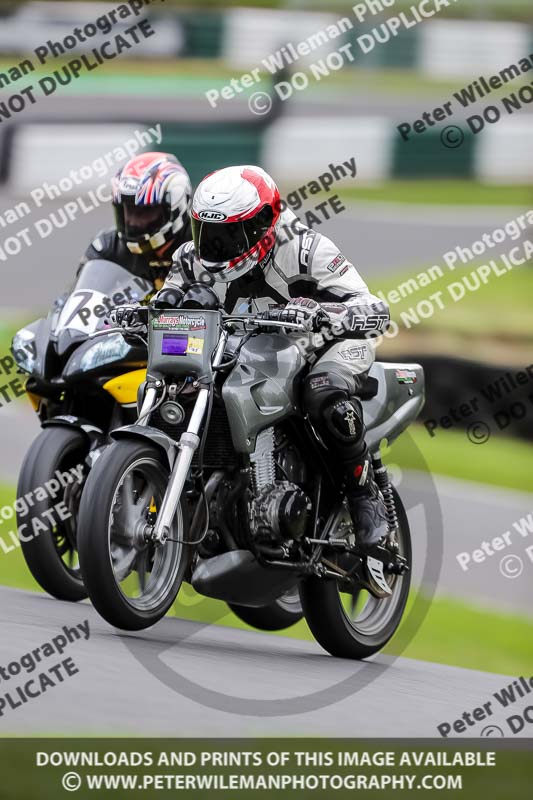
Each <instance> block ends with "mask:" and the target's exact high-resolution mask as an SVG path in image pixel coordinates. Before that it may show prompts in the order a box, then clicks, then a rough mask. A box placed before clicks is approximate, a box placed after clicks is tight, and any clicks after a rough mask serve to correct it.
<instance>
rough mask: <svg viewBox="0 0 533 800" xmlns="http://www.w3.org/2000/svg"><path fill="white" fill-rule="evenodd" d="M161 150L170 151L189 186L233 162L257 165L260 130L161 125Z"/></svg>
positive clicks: (239, 127) (226, 126)
mask: <svg viewBox="0 0 533 800" xmlns="http://www.w3.org/2000/svg"><path fill="white" fill-rule="evenodd" d="M162 132H163V141H162V144H161V149H162V150H164V151H168V152H170V153H174V154H175V155H176V156H177V158H179V160H180V161H181V162H182V163H183V165H184V166H185V167H186V169H187V170H188V172H189V174H190V176H191V180H192V183H193V185H196V184H198V183H199V182H200V181H201V180H202V178H203V177H205V175H207V174H208V173H209V172H213V171H214V170H216V169H221V168H222V167H229V166H233V165H234V164H257V163H258V162H259V161H260V158H261V139H262V131H261V130H260V129H246V128H245V127H243V126H242V125H224V126H221V125H217V126H213V125H208V124H205V123H204V124H202V125H187V126H182V125H163V131H162Z"/></svg>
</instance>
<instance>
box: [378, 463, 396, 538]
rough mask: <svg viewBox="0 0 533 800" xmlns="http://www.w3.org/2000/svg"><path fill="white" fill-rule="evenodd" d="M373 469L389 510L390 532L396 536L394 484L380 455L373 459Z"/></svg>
mask: <svg viewBox="0 0 533 800" xmlns="http://www.w3.org/2000/svg"><path fill="white" fill-rule="evenodd" d="M372 467H373V469H374V478H375V481H376V483H377V485H378V487H379V490H380V492H381V494H382V495H383V500H384V501H385V506H386V508H387V516H388V520H389V531H390V533H391V534H394V533H395V532H396V531H397V530H398V527H399V522H398V515H397V513H396V503H395V502H394V493H393V491H392V484H391V482H390V478H389V473H388V470H387V467H386V466H385V464H384V463H383V462H382V460H381V455H380V454H379V453H378V454H377V455H375V456H373V458H372Z"/></svg>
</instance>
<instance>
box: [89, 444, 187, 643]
mask: <svg viewBox="0 0 533 800" xmlns="http://www.w3.org/2000/svg"><path fill="white" fill-rule="evenodd" d="M168 479H169V468H168V463H167V462H166V460H165V458H164V456H163V454H162V453H161V451H160V450H159V449H158V448H157V447H156V446H155V445H152V444H150V443H149V442H147V441H135V440H121V441H118V442H115V443H114V444H112V445H110V447H108V448H107V450H106V451H105V453H104V454H103V455H102V456H101V457H100V458H99V459H98V461H97V462H96V465H95V467H94V468H93V469H92V470H91V473H90V475H89V478H88V480H87V483H86V486H85V490H84V492H83V497H82V502H81V506H80V517H79V524H78V543H79V553H80V564H81V568H82V571H83V576H84V579H85V584H86V586H87V590H88V592H89V597H90V598H91V601H92V603H93V605H94V607H95V608H96V610H97V611H98V613H99V614H100V615H101V616H102V617H103V618H104V619H105V620H106V621H107V622H108V623H109V624H110V625H113V626H114V627H116V628H121V629H123V630H129V631H138V630H143V629H144V628H149V627H150V626H151V625H154V624H155V623H156V622H158V621H159V620H160V619H161V618H162V617H164V616H165V614H166V613H167V611H168V610H169V609H170V607H171V606H172V604H173V602H174V600H175V599H176V596H177V594H178V591H179V589H180V586H181V584H182V582H183V579H184V576H185V573H186V569H187V566H188V560H189V550H190V548H189V547H188V546H187V545H184V544H178V543H174V542H171V541H168V542H166V543H165V544H164V545H162V546H160V547H157V548H156V547H155V546H154V545H152V544H149V543H145V542H144V540H143V539H142V536H141V537H140V539H139V538H138V533H136V531H137V530H138V528H139V526H140V527H142V526H143V524H145V523H146V522H147V521H148V519H149V515H150V513H151V512H150V508H152V507H153V506H154V504H155V507H156V508H158V507H160V503H161V501H162V498H163V496H164V493H165V491H166V488H167V485H168ZM185 531H186V521H184V520H183V514H182V505H181V504H180V506H179V507H178V511H177V513H176V517H175V520H174V523H173V529H172V532H171V538H172V539H179V540H183V539H184V538H185V535H184V532H185ZM135 573H136V574H137V577H135ZM137 583H138V587H137V586H136V584H137Z"/></svg>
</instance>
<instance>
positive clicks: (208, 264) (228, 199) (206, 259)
mask: <svg viewBox="0 0 533 800" xmlns="http://www.w3.org/2000/svg"><path fill="white" fill-rule="evenodd" d="M280 211H281V200H280V194H279V189H278V187H277V186H276V184H275V182H274V181H273V179H272V178H271V177H270V175H268V174H267V173H266V172H265V171H264V170H263V169H261V168H260V167H251V166H243V167H226V168H225V169H220V170H218V171H217V172H213V173H212V174H211V175H208V176H207V177H206V178H204V180H203V181H202V182H201V183H200V185H199V186H198V189H197V190H196V193H195V195H194V198H193V205H192V219H191V223H192V233H193V239H194V244H195V248H196V255H197V257H198V259H199V260H200V262H201V264H202V266H203V267H204V269H206V270H207V271H208V272H210V273H212V274H213V276H214V277H215V280H217V281H224V282H228V281H232V280H235V279H236V278H240V277H241V275H244V274H245V273H247V272H249V271H250V270H251V269H253V268H254V267H255V266H256V265H257V264H261V265H262V264H264V263H266V259H267V257H268V255H269V254H270V253H271V251H272V249H273V247H274V244H275V240H276V237H275V228H276V225H277V223H278V220H279V218H280Z"/></svg>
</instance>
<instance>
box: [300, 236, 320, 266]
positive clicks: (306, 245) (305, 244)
mask: <svg viewBox="0 0 533 800" xmlns="http://www.w3.org/2000/svg"><path fill="white" fill-rule="evenodd" d="M315 239H316V232H315V231H307V233H306V234H305V236H304V237H303V239H302V243H301V245H300V264H301V266H302V267H308V266H309V259H310V257H311V250H312V249H313V244H314V242H315Z"/></svg>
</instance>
